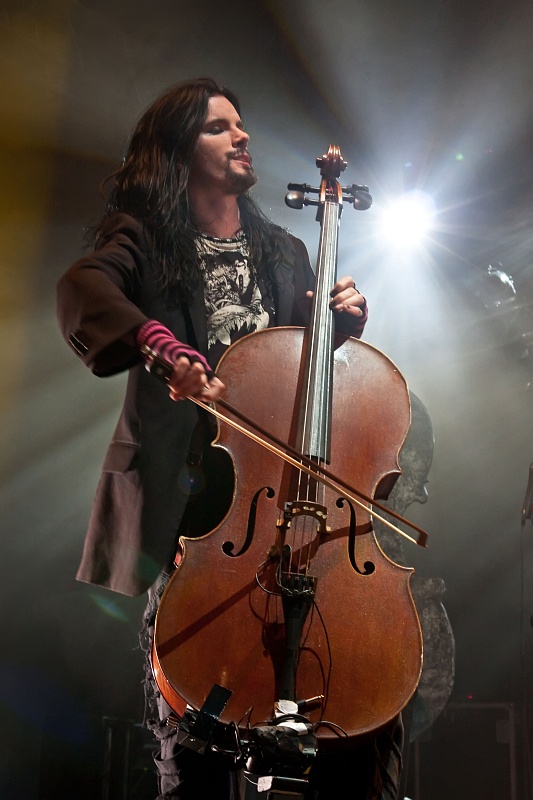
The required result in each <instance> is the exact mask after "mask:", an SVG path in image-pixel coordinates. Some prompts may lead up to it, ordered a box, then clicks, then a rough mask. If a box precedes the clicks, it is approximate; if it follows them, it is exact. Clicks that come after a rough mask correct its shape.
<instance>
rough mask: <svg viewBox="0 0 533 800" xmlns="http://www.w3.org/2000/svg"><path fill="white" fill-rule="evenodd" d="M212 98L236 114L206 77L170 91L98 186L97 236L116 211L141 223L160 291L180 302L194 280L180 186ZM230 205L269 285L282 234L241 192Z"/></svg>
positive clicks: (226, 93) (191, 228) (191, 239)
mask: <svg viewBox="0 0 533 800" xmlns="http://www.w3.org/2000/svg"><path fill="white" fill-rule="evenodd" d="M215 95H221V96H223V97H225V98H226V99H227V100H229V102H230V103H231V104H232V105H233V106H234V108H235V109H236V110H237V113H238V114H240V104H239V101H238V99H237V97H236V96H235V95H234V94H233V92H231V91H230V90H229V89H227V88H226V87H224V86H221V85H220V84H218V83H216V81H214V80H212V79H211V78H199V79H197V80H191V81H186V82H184V83H180V84H177V85H176V86H173V87H171V88H170V89H168V90H167V91H166V92H165V93H164V94H162V95H161V96H160V97H159V98H158V99H157V100H156V101H155V102H154V103H153V104H152V105H151V106H150V107H149V108H148V109H147V110H146V111H145V112H144V114H143V115H142V117H141V118H140V120H139V122H138V123H137V125H136V127H135V129H134V131H133V134H132V137H131V139H130V142H129V144H128V148H127V150H126V155H125V157H124V162H123V164H122V166H121V167H120V168H119V169H118V170H116V171H115V172H113V173H112V174H111V175H110V176H109V177H108V178H107V180H106V181H104V185H109V184H110V187H111V188H110V191H109V196H108V201H107V207H106V212H105V215H104V218H103V219H102V220H101V222H100V223H99V225H97V227H96V230H95V233H96V236H98V233H99V231H100V230H101V228H102V227H103V226H104V225H105V220H106V219H107V218H108V217H109V216H110V215H111V214H112V213H114V212H115V211H124V212H126V213H128V214H131V216H133V217H136V218H137V219H138V220H139V221H141V222H142V223H143V225H144V229H145V232H146V234H147V238H148V241H149V243H150V248H151V252H150V253H149V255H150V257H151V258H152V260H153V262H154V263H155V264H156V265H157V266H158V269H159V271H160V277H161V281H162V285H163V288H164V289H165V290H167V291H168V292H169V295H170V296H171V297H172V298H174V299H179V300H180V301H182V302H187V301H189V300H190V298H191V296H192V294H193V293H194V291H195V289H196V287H197V285H198V281H199V270H198V265H197V254H196V247H195V239H196V237H197V234H198V231H197V229H196V227H195V224H194V220H193V219H192V217H191V213H190V209H189V205H188V201H187V191H186V189H187V181H188V177H189V169H190V164H191V158H192V153H193V150H194V146H195V144H196V140H197V138H198V135H199V133H200V131H201V130H202V128H203V125H204V123H205V120H206V117H207V109H208V103H209V98H210V97H213V96H215ZM237 202H238V204H239V208H240V213H241V224H242V227H243V230H244V232H245V234H246V236H247V239H248V243H249V246H250V250H251V256H252V262H253V264H254V266H255V269H256V270H257V271H258V273H263V278H264V279H265V280H267V282H269V281H268V272H269V268H270V267H274V266H275V265H276V264H277V263H278V262H279V261H280V258H281V257H282V255H281V254H282V251H283V245H282V243H281V241H280V240H281V237H283V236H284V232H283V231H282V230H281V229H280V228H278V227H277V226H274V225H272V223H270V222H269V221H268V220H267V218H266V217H265V216H264V215H263V213H262V212H261V211H260V209H259V208H258V207H257V205H256V204H255V203H254V201H253V200H252V199H251V198H250V197H249V196H248V195H247V194H243V195H240V196H239V197H238V199H237Z"/></svg>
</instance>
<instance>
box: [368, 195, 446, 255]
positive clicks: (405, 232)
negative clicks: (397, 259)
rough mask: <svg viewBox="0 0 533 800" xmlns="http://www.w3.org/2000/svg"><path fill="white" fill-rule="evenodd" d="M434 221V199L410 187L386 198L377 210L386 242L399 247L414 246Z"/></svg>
mask: <svg viewBox="0 0 533 800" xmlns="http://www.w3.org/2000/svg"><path fill="white" fill-rule="evenodd" d="M434 225H435V202H434V200H433V198H432V197H431V196H430V195H429V194H427V193H426V192H422V191H420V190H413V191H410V192H406V193H405V194H403V195H401V196H400V197H398V198H396V199H395V200H391V201H389V203H387V205H385V206H384V207H383V209H382V210H381V213H380V220H379V231H380V234H381V235H382V236H383V238H384V240H385V242H386V243H387V244H388V245H390V246H392V247H393V248H397V249H400V250H417V249H420V248H421V247H422V246H423V245H424V244H425V242H426V241H427V237H428V234H429V232H430V231H431V230H432V229H433V227H434Z"/></svg>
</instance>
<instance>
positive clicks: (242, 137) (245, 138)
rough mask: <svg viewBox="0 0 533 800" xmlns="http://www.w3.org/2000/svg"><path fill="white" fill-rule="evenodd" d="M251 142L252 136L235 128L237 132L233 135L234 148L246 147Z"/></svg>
mask: <svg viewBox="0 0 533 800" xmlns="http://www.w3.org/2000/svg"><path fill="white" fill-rule="evenodd" d="M249 141H250V136H249V134H247V133H246V131H243V130H242V129H241V128H235V132H234V134H233V145H234V147H246V145H247V144H248V142H249Z"/></svg>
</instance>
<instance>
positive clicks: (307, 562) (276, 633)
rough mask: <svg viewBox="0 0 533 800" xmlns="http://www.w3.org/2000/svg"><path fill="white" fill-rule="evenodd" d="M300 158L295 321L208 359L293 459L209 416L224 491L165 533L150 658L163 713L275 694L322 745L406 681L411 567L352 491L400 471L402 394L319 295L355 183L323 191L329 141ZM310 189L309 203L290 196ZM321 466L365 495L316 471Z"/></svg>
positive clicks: (383, 489)
mask: <svg viewBox="0 0 533 800" xmlns="http://www.w3.org/2000/svg"><path fill="white" fill-rule="evenodd" d="M317 165H318V166H319V167H320V170H321V184H320V189H319V190H313V189H312V187H308V186H307V185H305V184H304V185H299V184H289V189H290V190H291V191H290V193H289V195H288V199H287V202H288V204H289V205H292V206H293V207H301V206H302V205H304V204H306V205H307V204H314V205H317V206H318V211H317V218H318V219H319V221H320V223H321V233H320V244H319V252H318V261H317V275H316V286H315V292H314V297H313V306H312V311H311V321H310V324H309V327H308V328H305V329H304V328H294V327H284V328H268V329H266V330H262V331H260V332H256V333H252V334H249V335H248V336H245V337H244V338H242V339H240V340H239V341H238V342H236V343H235V344H233V345H232V346H231V347H230V348H229V349H228V350H227V352H226V353H225V354H224V356H223V357H222V359H221V361H220V364H219V367H218V370H217V374H218V377H219V378H220V379H221V380H222V381H223V383H224V384H226V386H227V387H228V389H227V400H228V404H229V405H228V404H224V405H225V406H226V407H227V408H230V409H231V408H232V407H235V408H238V409H240V411H241V412H243V413H244V414H245V415H247V416H246V417H245V419H248V418H251V419H253V421H254V423H255V424H256V425H257V426H258V427H259V428H260V429H266V430H267V431H268V432H269V434H271V435H272V438H273V439H274V440H275V441H282V442H287V443H288V444H289V446H291V447H292V448H293V451H294V452H297V453H300V454H302V464H301V466H300V467H298V462H297V463H296V466H295V464H294V463H293V462H291V463H287V462H286V461H282V460H280V458H279V457H278V456H277V454H276V453H273V452H270V451H267V452H266V453H265V452H263V453H261V454H258V452H257V445H256V443H255V442H254V441H253V440H252V439H249V438H247V437H242V436H240V435H238V434H237V435H235V432H234V429H233V427H232V426H227V425H222V426H219V429H218V434H217V436H216V438H215V440H214V442H213V445H212V446H213V447H215V448H222V449H223V450H225V451H226V452H227V453H229V455H230V456H231V461H232V468H233V473H234V491H233V499H232V503H231V506H230V508H229V510H228V512H227V514H226V516H225V518H224V519H223V520H222V522H221V523H220V524H219V525H218V526H217V527H216V528H215V529H214V530H212V531H210V532H209V533H207V534H205V535H203V536H201V537H199V538H195V539H192V538H188V537H183V536H182V537H180V550H181V556H180V558H179V561H178V562H177V568H176V570H175V572H174V574H173V576H172V578H171V579H170V581H169V583H168V585H167V587H166V589H165V592H164V594H163V596H162V599H161V602H160V605H159V609H158V613H157V617H156V622H155V631H154V640H153V652H152V661H153V669H154V675H155V678H156V681H157V684H158V686H159V689H160V691H161V694H162V695H163V697H164V698H165V700H166V701H167V703H168V704H169V705H170V707H171V708H172V709H173V710H174V712H175V713H176V715H177V716H178V717H182V716H183V715H184V714H185V712H186V710H187V709H188V708H189V709H193V710H196V711H197V712H199V711H200V710H201V709H203V708H204V707H205V704H206V703H207V702H208V700H209V697H211V694H210V693H211V692H212V690H214V689H215V688H218V689H221V690H222V692H223V700H222V701H221V702H220V705H219V707H218V709H217V712H216V719H217V721H218V722H220V723H222V724H223V725H228V726H229V725H231V726H234V727H236V728H238V730H239V731H243V732H244V731H246V730H247V729H250V728H253V727H254V726H257V725H259V724H261V723H264V722H265V720H272V719H273V718H274V717H275V715H276V713H280V710H281V711H283V709H286V708H287V705H286V704H287V703H288V704H289V708H293V709H295V711H296V712H297V714H298V715H301V716H303V717H305V719H307V720H308V721H309V725H310V727H311V728H312V730H313V732H314V734H315V735H316V737H317V739H318V743H319V747H320V748H321V749H323V750H331V749H335V748H338V747H343V746H347V745H349V743H350V742H352V741H353V740H354V739H356V738H359V737H365V736H368V735H370V734H374V733H376V732H377V731H379V730H380V729H381V728H383V727H384V726H385V725H387V724H388V723H389V722H390V721H391V720H392V719H394V718H395V717H396V716H397V715H398V714H399V713H400V712H401V710H402V709H403V708H404V707H405V705H406V704H407V702H408V701H409V699H410V698H411V696H412V695H413V693H414V691H415V689H416V686H417V683H418V680H419V677H420V672H421V665H422V639H421V631H420V625H419V622H418V618H417V614H416V609H415V606H414V603H413V599H412V596H411V593H410V589H409V580H410V577H411V574H412V572H413V570H412V569H411V568H407V567H403V566H400V565H398V564H395V563H394V562H392V561H391V560H390V559H388V558H387V557H386V556H385V555H384V553H383V552H382V550H381V549H380V547H379V545H378V544H377V541H376V538H375V536H374V533H373V529H372V522H371V519H372V511H371V508H370V502H372V501H371V500H370V499H369V498H377V497H386V496H387V495H388V492H389V491H390V489H391V487H392V485H393V484H394V481H395V479H396V478H397V476H398V475H399V474H400V468H399V465H398V453H399V450H400V448H401V446H402V444H403V442H404V440H405V437H406V435H407V431H408V429H409V424H410V401H409V393H408V390H407V386H406V383H405V380H404V378H403V377H402V375H401V374H400V372H399V371H398V369H397V368H396V367H395V365H394V364H393V363H392V362H391V361H390V360H389V359H388V358H387V357H386V356H385V355H384V354H383V353H381V352H380V351H379V350H377V349H376V348H374V347H372V346H370V345H368V344H365V343H363V342H361V341H359V340H357V339H354V338H351V337H349V336H345V335H339V334H335V328H334V320H333V314H332V313H331V311H330V310H329V306H328V299H329V297H328V295H329V289H330V287H331V286H333V285H334V283H335V276H336V262H337V242H338V228H339V222H340V215H341V212H342V205H343V197H344V196H345V195H346V193H348V196H349V198H350V201H351V202H353V203H354V206H355V207H356V208H357V207H358V204H359V207H364V206H365V204H366V206H368V205H369V202H368V201H369V200H370V202H371V199H370V196H369V195H368V194H367V192H365V191H364V190H365V189H366V187H358V186H356V185H354V186H352V187H350V189H342V188H341V186H340V184H339V183H338V177H339V176H340V172H341V171H342V170H343V169H344V168H345V166H346V162H344V161H343V159H342V156H341V154H340V150H339V148H337V147H335V146H331V147H330V148H329V151H328V153H327V155H325V156H323V157H322V158H320V159H317ZM310 191H317V192H318V194H319V199H318V200H317V201H310V200H307V199H304V197H303V195H304V194H305V193H306V192H310ZM350 192H351V193H350ZM256 364H261V370H257V369H256V368H255V366H254V365H256ZM250 386H253V392H251V391H250ZM227 418H228V422H231V421H232V413H231V411H230V412H228V415H227ZM250 427H251V424H250V425H248V424H245V428H250ZM313 464H314V465H316V473H315V472H313V470H312V469H310V468H309V465H311V466H312V465H313ZM323 465H327V470H328V474H329V472H332V473H334V474H335V475H342V476H343V479H345V480H346V481H347V482H348V484H349V485H350V486H357V488H358V491H359V492H361V496H363V497H366V498H367V499H369V502H368V503H360V502H357V501H355V499H354V498H353V497H351V495H346V493H345V492H343V491H342V490H341V489H339V488H337V489H336V488H335V487H333V488H332V486H331V483H329V482H327V485H324V482H323V477H322V474H321V473H322V472H325V471H326V470H324V469H323ZM348 498H349V499H348Z"/></svg>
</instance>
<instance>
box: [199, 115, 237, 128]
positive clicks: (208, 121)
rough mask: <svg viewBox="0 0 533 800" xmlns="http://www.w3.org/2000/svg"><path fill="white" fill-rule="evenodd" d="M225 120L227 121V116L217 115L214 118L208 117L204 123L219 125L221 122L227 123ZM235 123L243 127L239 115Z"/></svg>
mask: <svg viewBox="0 0 533 800" xmlns="http://www.w3.org/2000/svg"><path fill="white" fill-rule="evenodd" d="M227 122H229V120H228V118H227V117H217V118H216V119H208V120H207V121H206V123H205V124H206V126H207V125H220V124H221V123H227ZM237 125H242V126H243V127H244V122H243V121H242V119H241V118H240V117H239V120H238V122H237Z"/></svg>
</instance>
